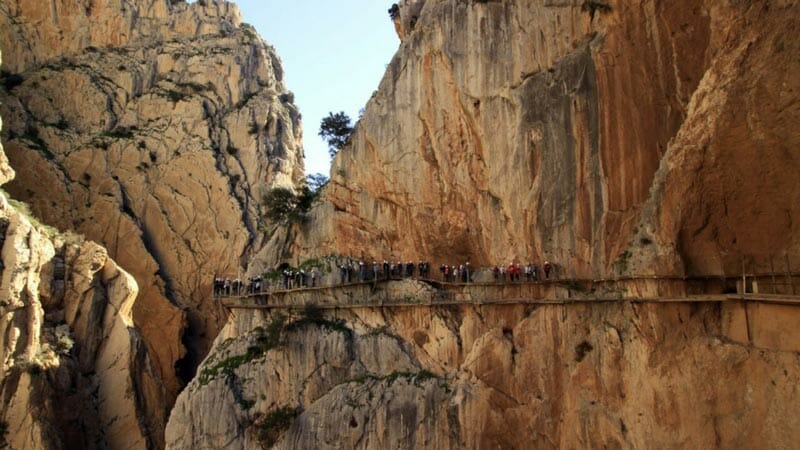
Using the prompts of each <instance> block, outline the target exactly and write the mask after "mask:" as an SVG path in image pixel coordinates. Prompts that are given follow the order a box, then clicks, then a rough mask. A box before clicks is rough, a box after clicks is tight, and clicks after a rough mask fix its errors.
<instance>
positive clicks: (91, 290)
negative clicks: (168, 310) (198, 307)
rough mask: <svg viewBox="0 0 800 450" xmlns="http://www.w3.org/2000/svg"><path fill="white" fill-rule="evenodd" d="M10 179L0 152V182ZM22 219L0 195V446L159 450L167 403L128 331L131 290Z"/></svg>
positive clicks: (76, 249) (18, 207)
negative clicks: (149, 449)
mask: <svg viewBox="0 0 800 450" xmlns="http://www.w3.org/2000/svg"><path fill="white" fill-rule="evenodd" d="M13 176H14V173H13V170H11V168H10V167H9V166H8V161H7V159H6V157H5V153H4V152H3V149H2V146H0V183H5V182H7V181H8V180H9V179H10V178H11V177H13ZM29 214H30V211H29V210H28V209H27V206H26V205H24V204H22V203H19V202H17V201H14V200H11V199H10V198H9V197H7V195H6V194H5V193H3V194H2V195H0V248H1V249H2V252H1V253H0V277H1V278H0V406H1V407H0V411H2V412H0V425H1V426H0V447H3V448H5V445H6V444H7V445H8V446H9V448H13V449H59V448H130V449H147V448H156V447H161V446H163V428H164V426H165V422H166V414H165V410H166V408H167V406H168V405H167V403H166V400H167V399H168V396H167V391H166V390H165V388H164V386H163V385H162V383H161V381H160V378H159V376H158V373H157V371H156V370H155V367H154V365H153V364H152V362H151V360H150V358H149V355H148V351H147V347H146V346H145V344H144V341H143V340H142V337H141V335H140V334H139V332H138V331H137V330H136V329H135V327H134V324H133V317H132V309H133V308H134V301H135V299H136V295H137V293H138V291H139V289H138V286H137V285H136V281H135V280H134V279H133V277H132V276H131V275H130V274H128V273H126V272H125V271H123V270H122V269H121V268H120V267H119V266H118V265H117V264H116V263H115V262H114V261H113V260H112V259H111V258H109V256H108V252H107V251H106V250H105V249H104V248H102V247H100V246H99V245H97V244H95V243H93V242H90V241H85V240H84V239H83V238H82V237H80V236H78V235H75V234H74V233H72V234H59V233H58V232H57V231H55V230H54V229H52V228H51V227H45V226H43V225H41V224H39V223H38V222H37V221H36V220H35V219H33V218H32V217H31V216H30V215H29Z"/></svg>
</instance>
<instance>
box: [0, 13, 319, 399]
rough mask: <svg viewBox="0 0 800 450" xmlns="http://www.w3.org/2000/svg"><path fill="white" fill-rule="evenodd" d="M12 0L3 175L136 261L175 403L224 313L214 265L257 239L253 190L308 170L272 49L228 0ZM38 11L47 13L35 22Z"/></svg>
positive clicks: (48, 219)
mask: <svg viewBox="0 0 800 450" xmlns="http://www.w3.org/2000/svg"><path fill="white" fill-rule="evenodd" d="M51 6H52V8H51ZM9 8H11V10H13V11H11V13H12V14H10V15H0V28H2V29H3V30H8V32H7V33H2V34H0V43H1V44H2V46H3V48H4V50H6V54H5V55H4V56H5V57H6V66H4V70H5V71H6V73H8V74H13V77H12V78H13V80H15V81H14V83H11V84H10V83H9V82H8V80H9V78H8V76H7V77H6V78H5V80H6V84H5V87H6V88H7V89H3V90H0V101H1V102H2V106H0V113H1V114H2V115H3V117H4V118H7V122H6V128H5V130H4V134H3V136H4V142H5V143H6V152H7V153H8V157H9V160H10V162H11V165H12V166H14V167H15V168H16V172H17V176H16V178H15V179H14V180H13V181H11V182H10V183H8V184H7V187H6V189H7V190H8V191H9V192H10V193H11V194H12V195H13V196H14V197H15V198H18V199H20V200H23V201H25V202H27V203H28V204H30V206H31V210H32V211H33V213H34V214H35V215H36V216H37V217H39V218H40V219H41V220H42V221H44V222H45V223H47V224H48V225H52V226H55V227H57V228H59V229H63V230H74V231H76V232H77V233H80V234H83V235H85V236H86V237H87V238H89V239H92V240H95V241H97V242H98V243H100V244H102V245H103V246H104V247H106V248H107V249H108V251H109V254H110V256H111V257H113V258H114V259H115V260H116V261H117V263H119V264H120V265H121V266H122V267H125V268H126V270H128V271H129V272H130V273H131V274H132V275H133V276H134V277H135V279H136V281H137V283H138V285H139V299H138V301H137V302H136V303H135V305H134V307H133V308H134V310H133V318H134V321H135V322H136V324H137V326H138V327H139V329H140V330H141V333H142V336H143V338H144V343H145V345H146V346H147V348H148V349H149V352H150V357H151V358H152V360H153V361H154V363H155V367H156V370H157V374H158V377H159V378H160V379H161V380H162V382H163V383H164V385H165V387H166V395H167V398H166V403H167V404H170V403H172V401H174V398H175V396H176V395H177V393H178V391H179V390H180V389H181V387H182V386H183V384H184V383H185V382H186V381H188V379H190V378H191V376H192V374H193V371H194V368H195V367H196V365H197V364H198V363H199V361H200V360H201V359H202V357H203V355H205V353H206V352H207V351H208V347H209V345H210V343H211V339H212V338H213V337H214V336H215V335H216V333H217V332H218V331H219V329H220V328H221V327H222V325H223V324H224V320H225V313H224V311H223V310H222V308H221V307H220V306H219V305H218V304H217V303H216V302H214V301H212V300H211V298H210V297H211V295H210V293H211V281H212V279H213V276H214V274H215V273H220V272H222V273H228V274H231V273H233V274H235V273H237V271H238V268H239V267H238V266H239V264H240V262H241V261H244V260H246V259H247V258H248V255H249V254H250V253H252V251H253V249H256V248H259V247H260V246H261V244H260V242H261V241H262V239H263V231H262V230H264V229H265V226H264V222H263V220H262V216H263V214H264V209H263V206H262V203H261V196H262V195H263V193H264V192H266V190H267V189H269V188H270V187H272V186H286V187H290V188H294V187H297V186H299V184H300V183H301V182H302V180H303V177H304V169H303V152H302V147H301V140H300V136H301V125H300V114H299V112H298V110H297V107H296V106H295V105H293V104H292V103H291V99H292V98H293V96H292V95H291V93H290V92H289V91H288V90H287V89H286V87H285V85H284V82H283V72H282V69H281V67H280V61H279V59H278V57H277V55H276V54H275V51H274V49H273V48H272V47H271V46H269V45H267V44H266V43H264V42H263V41H262V40H261V39H260V38H259V37H258V36H257V35H256V33H255V31H254V29H253V28H252V27H251V26H249V25H246V24H242V23H241V19H240V17H239V13H238V10H237V9H236V7H235V5H232V4H229V3H224V2H197V3H193V4H185V3H182V2H157V1H150V0H140V1H136V2H133V3H127V4H125V5H124V6H123V8H122V10H120V9H119V8H120V5H112V4H108V5H106V4H103V5H94V6H92V7H91V8H90V10H87V11H83V10H81V8H77V9H75V8H72V6H68V5H66V3H64V2H61V1H56V2H54V3H53V4H52V5H50V4H49V3H48V4H47V5H44V4H43V2H42V1H40V0H30V1H27V2H21V3H19V4H14V5H9ZM32 11H41V12H42V13H43V14H45V16H48V18H47V19H44V20H41V21H37V22H36V23H39V24H40V26H39V25H37V27H35V28H34V27H32V26H31V25H30V24H31V23H33V22H34V21H35V20H36V18H35V17H33V16H30V14H33V13H32ZM51 14H53V16H52V17H49V16H50V15H51ZM12 18H13V19H12ZM67 24H72V25H74V27H73V26H72V25H71V26H70V27H67ZM123 30H128V32H124V31H123ZM87 43H88V45H87ZM9 76H10V75H9Z"/></svg>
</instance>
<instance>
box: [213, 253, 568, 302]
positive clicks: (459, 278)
mask: <svg viewBox="0 0 800 450" xmlns="http://www.w3.org/2000/svg"><path fill="white" fill-rule="evenodd" d="M336 267H337V269H338V282H339V284H349V283H364V282H373V281H383V280H399V279H403V278H421V279H432V278H431V271H430V263H428V262H427V261H419V262H418V263H416V264H415V263H414V262H413V261H407V262H402V261H387V260H384V261H383V263H380V264H379V263H378V262H377V261H372V264H368V263H364V261H356V260H352V259H348V260H345V261H340V262H339V263H338V264H336ZM486 271H487V269H484V273H485V272H486ZM488 271H489V272H491V274H492V278H493V280H494V282H495V283H507V282H512V283H516V282H522V276H523V275H524V277H525V281H526V282H536V281H540V280H549V279H550V278H551V276H553V275H554V273H553V264H551V263H550V262H549V261H545V262H544V264H542V266H541V267H539V266H538V265H537V264H535V263H532V262H529V263H527V264H526V265H525V266H520V264H519V263H515V262H511V263H509V264H508V266H505V265H502V264H497V265H495V266H494V267H492V268H490V269H488ZM478 272H479V271H478V270H473V269H472V267H471V266H470V263H469V262H466V263H464V264H459V265H448V264H444V263H442V264H441V265H440V266H439V273H440V276H441V281H443V282H445V283H473V282H475V278H476V275H477V274H478ZM487 276H488V275H485V276H483V277H482V278H483V279H484V280H485V279H486V277H487ZM276 281H277V278H276ZM321 285H322V274H321V272H320V270H319V269H317V268H311V269H310V270H308V271H306V270H305V269H302V268H301V269H291V268H287V269H284V270H283V271H281V272H280V284H278V283H276V284H275V286H270V283H269V281H268V280H267V279H265V278H264V277H262V276H260V275H259V276H256V277H251V278H248V279H247V282H244V281H242V280H241V279H239V278H235V279H230V278H219V277H215V278H214V296H215V297H229V296H241V295H248V294H257V293H261V292H266V291H269V290H270V288H271V287H274V288H280V289H286V290H288V289H301V288H308V287H318V286H321Z"/></svg>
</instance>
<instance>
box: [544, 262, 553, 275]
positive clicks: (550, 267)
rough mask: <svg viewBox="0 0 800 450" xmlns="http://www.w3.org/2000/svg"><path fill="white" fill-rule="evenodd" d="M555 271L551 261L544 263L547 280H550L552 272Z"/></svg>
mask: <svg viewBox="0 0 800 450" xmlns="http://www.w3.org/2000/svg"><path fill="white" fill-rule="evenodd" d="M551 270H553V266H552V265H551V264H550V261H545V262H544V277H545V278H546V279H548V280H549V279H550V271H551Z"/></svg>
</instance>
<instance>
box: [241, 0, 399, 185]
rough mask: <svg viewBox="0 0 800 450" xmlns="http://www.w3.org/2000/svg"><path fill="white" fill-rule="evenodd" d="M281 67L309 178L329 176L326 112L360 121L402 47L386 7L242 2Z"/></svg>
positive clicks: (366, 1) (377, 1)
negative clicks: (322, 131) (323, 134)
mask: <svg viewBox="0 0 800 450" xmlns="http://www.w3.org/2000/svg"><path fill="white" fill-rule="evenodd" d="M236 3H237V4H238V5H239V9H240V10H241V12H242V19H243V20H244V21H245V22H247V23H249V24H251V25H253V26H255V27H256V30H257V31H258V33H259V34H260V35H261V37H262V38H264V40H265V41H267V42H268V43H270V44H272V45H273V46H274V47H275V49H276V50H277V52H278V55H279V56H280V57H281V61H282V62H283V69H284V72H285V79H284V81H285V83H286V86H287V88H288V89H289V90H291V91H292V92H294V94H295V104H297V105H298V107H299V108H300V113H301V114H302V115H303V141H304V142H303V147H304V149H305V154H306V173H307V174H310V173H316V172H321V173H323V174H325V175H326V176H327V175H328V174H329V172H330V156H329V155H328V147H327V145H326V144H325V143H324V142H323V141H322V139H321V138H320V137H319V136H317V132H318V131H319V122H320V120H322V118H323V117H325V116H327V115H328V112H330V111H333V112H338V111H344V112H345V113H347V114H348V115H349V116H350V117H351V118H352V119H353V121H354V122H355V120H356V119H357V118H358V112H359V110H360V109H361V108H363V107H364V105H366V103H367V100H369V98H370V96H371V95H372V92H373V91H374V90H375V89H377V88H378V83H379V82H380V80H381V77H382V76H383V72H384V71H385V70H386V65H387V64H389V61H391V59H392V56H393V55H394V53H395V51H396V50H397V48H398V46H399V45H400V41H399V39H398V38H397V35H396V34H395V31H394V26H393V25H392V22H391V21H390V20H389V14H388V12H387V10H388V9H389V7H390V6H391V5H392V3H393V2H392V1H383V0H337V1H331V0H292V1H286V0H280V1H279V0H237V1H236Z"/></svg>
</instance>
